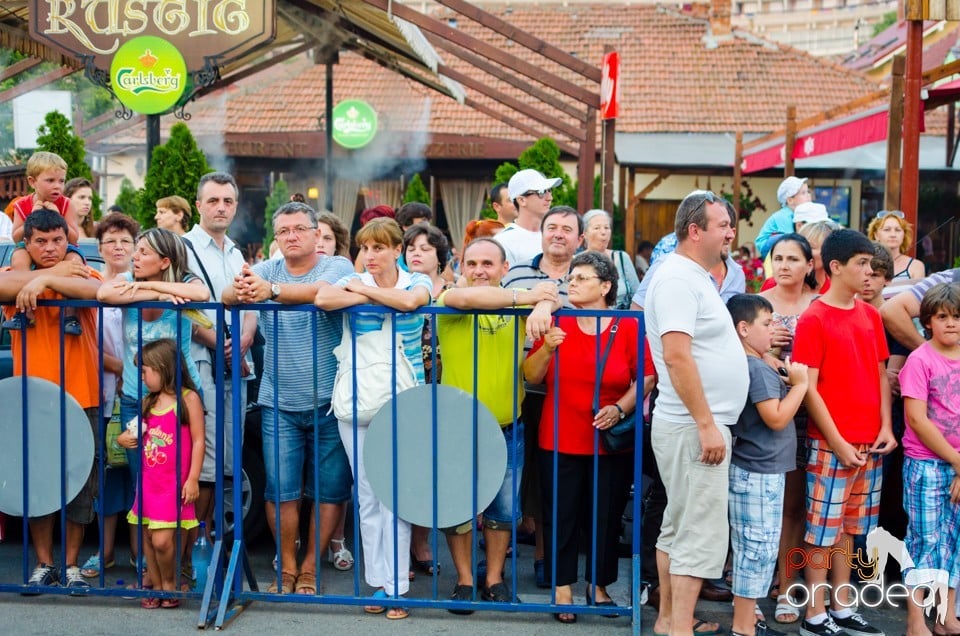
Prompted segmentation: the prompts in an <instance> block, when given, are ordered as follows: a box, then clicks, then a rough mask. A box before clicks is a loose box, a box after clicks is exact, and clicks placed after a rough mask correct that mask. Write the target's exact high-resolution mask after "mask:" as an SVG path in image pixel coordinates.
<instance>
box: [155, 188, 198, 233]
mask: <svg viewBox="0 0 960 636" xmlns="http://www.w3.org/2000/svg"><path fill="white" fill-rule="evenodd" d="M192 216H193V212H192V211H191V209H190V203H189V202H188V201H187V200H186V199H184V198H183V197H178V196H177V195H173V196H169V197H163V198H162V199H157V213H156V214H154V215H153V220H154V221H156V223H157V227H159V228H162V229H164V230H170V231H171V232H173V233H174V234H176V235H177V236H183V235H184V234H186V232H187V230H189V229H190V218H191V217H192Z"/></svg>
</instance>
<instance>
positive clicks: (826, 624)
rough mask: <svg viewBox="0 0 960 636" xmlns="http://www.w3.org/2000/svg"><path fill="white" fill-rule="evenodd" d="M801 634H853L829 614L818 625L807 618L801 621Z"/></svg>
mask: <svg viewBox="0 0 960 636" xmlns="http://www.w3.org/2000/svg"><path fill="white" fill-rule="evenodd" d="M800 636H851V634H848V633H847V632H846V631H844V630H842V629H840V626H839V625H837V624H836V623H835V622H834V621H833V618H831V617H830V616H827V618H826V620H825V621H823V622H822V623H820V624H818V625H814V624H813V623H811V622H808V621H807V620H806V619H804V620H803V622H802V623H800Z"/></svg>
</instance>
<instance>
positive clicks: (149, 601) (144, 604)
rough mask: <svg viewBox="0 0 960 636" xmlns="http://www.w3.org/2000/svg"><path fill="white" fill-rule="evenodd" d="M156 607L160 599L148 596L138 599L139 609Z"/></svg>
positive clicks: (158, 605)
mask: <svg viewBox="0 0 960 636" xmlns="http://www.w3.org/2000/svg"><path fill="white" fill-rule="evenodd" d="M158 607H160V599H158V598H153V597H149V596H148V597H147V598H145V599H143V600H142V601H140V608H141V609H157V608H158Z"/></svg>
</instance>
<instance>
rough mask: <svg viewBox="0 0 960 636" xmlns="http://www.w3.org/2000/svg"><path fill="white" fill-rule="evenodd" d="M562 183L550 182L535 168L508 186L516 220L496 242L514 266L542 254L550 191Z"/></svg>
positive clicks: (518, 176) (523, 172)
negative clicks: (545, 216) (544, 224)
mask: <svg viewBox="0 0 960 636" xmlns="http://www.w3.org/2000/svg"><path fill="white" fill-rule="evenodd" d="M562 181H563V180H562V179H560V178H554V179H548V178H547V177H545V176H543V175H542V174H541V173H540V172H538V171H537V170H533V169H530V168H528V169H526V170H519V171H517V173H516V174H514V175H513V176H512V177H510V181H509V183H507V194H508V195H509V196H510V200H511V201H513V205H514V206H515V207H516V208H517V220H516V222H514V223H511V224H510V225H508V226H507V228H506V229H505V230H503V231H502V232H499V233H498V234H497V235H496V236H495V237H494V240H496V241H497V243H500V245H502V246H503V251H504V252H506V255H507V263H509V264H510V265H511V266H513V265H516V264H517V263H523V262H525V261H529V260H530V259H532V258H533V257H534V256H536V255H537V254H539V253H541V252H542V251H543V240H542V238H541V236H540V222H541V221H542V220H543V215H544V214H546V213H547V210H549V209H550V204H551V203H552V202H553V193H552V192H551V190H553V188H556V187H557V186H558V185H560V183H561V182H562Z"/></svg>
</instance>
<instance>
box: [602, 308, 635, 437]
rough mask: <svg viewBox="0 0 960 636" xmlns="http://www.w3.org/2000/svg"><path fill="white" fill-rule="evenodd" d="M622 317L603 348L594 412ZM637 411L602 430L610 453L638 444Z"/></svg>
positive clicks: (615, 323) (613, 327)
mask: <svg viewBox="0 0 960 636" xmlns="http://www.w3.org/2000/svg"><path fill="white" fill-rule="evenodd" d="M619 324H620V319H619V318H617V319H616V320H615V321H614V323H613V325H611V326H610V338H608V339H607V346H606V347H605V348H604V350H603V356H601V358H600V364H599V365H598V370H597V390H596V391H594V394H593V412H594V413H597V412H598V411H599V410H600V382H602V381H603V368H604V367H605V366H606V364H607V358H608V357H609V356H610V349H611V347H612V346H613V339H614V337H615V336H616V335H617V326H618V325H619ZM636 415H637V412H636V410H634V412H633V413H630V414H629V415H627V416H625V417H624V418H623V419H622V420H620V421H619V422H617V423H616V424H614V425H613V426H611V427H610V428H608V429H604V430H602V431H600V443H601V444H603V448H604V450H606V451H607V452H608V453H619V452H622V451H626V450H630V449H632V448H633V447H634V446H635V445H636V441H637V419H636Z"/></svg>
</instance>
